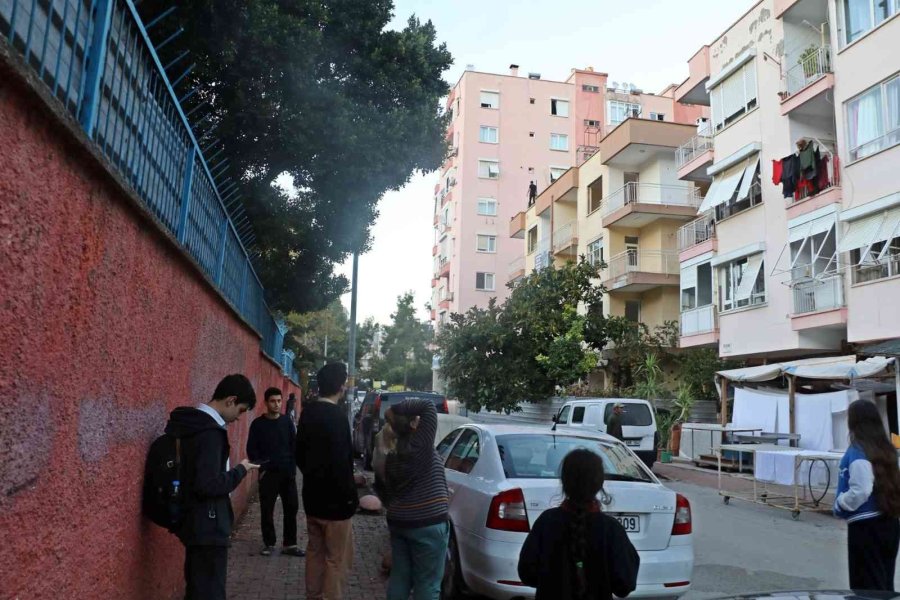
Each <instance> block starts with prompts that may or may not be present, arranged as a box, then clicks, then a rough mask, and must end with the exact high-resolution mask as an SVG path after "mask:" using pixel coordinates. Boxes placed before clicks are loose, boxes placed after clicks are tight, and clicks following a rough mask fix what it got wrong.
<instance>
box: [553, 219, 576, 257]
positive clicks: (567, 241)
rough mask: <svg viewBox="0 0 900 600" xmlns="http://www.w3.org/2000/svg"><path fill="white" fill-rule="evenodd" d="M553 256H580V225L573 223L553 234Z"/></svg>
mask: <svg viewBox="0 0 900 600" xmlns="http://www.w3.org/2000/svg"><path fill="white" fill-rule="evenodd" d="M553 254H555V255H564V256H576V255H577V254H578V223H576V222H575V221H572V222H571V223H567V224H565V225H563V226H562V227H560V228H558V229H556V230H555V231H554V232H553Z"/></svg>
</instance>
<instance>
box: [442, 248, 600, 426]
mask: <svg viewBox="0 0 900 600" xmlns="http://www.w3.org/2000/svg"><path fill="white" fill-rule="evenodd" d="M598 274H599V265H596V266H595V265H591V264H590V263H588V262H587V261H585V260H582V261H580V262H578V263H569V264H567V265H565V266H563V267H560V268H554V267H549V268H546V269H541V270H539V271H535V272H533V273H531V274H530V275H529V276H527V277H526V278H525V279H523V280H522V281H521V282H520V283H519V284H518V285H516V286H515V287H514V288H512V292H511V293H510V296H509V298H508V299H507V300H506V302H504V303H503V304H502V305H497V304H496V303H495V302H493V301H492V302H491V303H490V304H489V305H488V307H487V308H483V309H482V308H472V309H470V310H469V311H467V312H466V313H464V314H454V315H451V317H450V323H448V324H447V325H445V326H444V327H443V328H442V329H441V332H440V334H439V335H438V338H437V346H438V348H439V352H440V356H441V374H442V375H443V376H444V377H445V378H446V379H447V383H448V388H449V392H450V394H451V395H453V396H456V397H458V398H459V399H460V400H463V401H464V402H465V403H466V405H467V407H468V408H469V409H471V410H476V411H477V410H480V409H481V408H487V409H489V410H502V411H513V410H516V409H517V408H518V405H519V403H520V402H521V401H524V400H531V401H541V400H546V399H548V398H549V397H551V396H552V395H553V394H554V393H556V391H557V389H558V388H559V387H561V386H565V385H569V384H571V383H573V382H575V381H578V380H579V379H580V378H582V377H584V376H585V375H587V374H588V373H590V371H591V370H592V369H593V368H594V367H595V366H596V362H597V352H598V351H599V350H600V349H601V348H602V346H598V345H595V344H593V343H592V342H591V341H590V340H589V339H588V338H587V336H586V334H587V323H588V319H587V317H586V316H585V315H583V314H581V313H580V312H579V311H578V308H579V306H583V307H585V308H586V311H587V312H588V313H591V312H596V311H597V310H598V307H599V305H600V302H601V299H602V296H603V293H604V289H603V287H602V286H598V285H595V284H594V280H596V278H597V276H598Z"/></svg>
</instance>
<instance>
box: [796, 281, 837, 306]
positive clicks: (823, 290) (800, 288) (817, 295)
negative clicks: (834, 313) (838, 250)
mask: <svg viewBox="0 0 900 600" xmlns="http://www.w3.org/2000/svg"><path fill="white" fill-rule="evenodd" d="M793 290H794V314H798V315H799V314H805V313H811V312H818V311H820V310H833V309H836V308H841V307H842V306H844V278H843V277H842V276H841V275H832V276H830V277H827V278H825V279H815V280H812V281H804V282H800V283H795V284H794V285H793Z"/></svg>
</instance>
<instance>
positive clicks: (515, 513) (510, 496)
mask: <svg viewBox="0 0 900 600" xmlns="http://www.w3.org/2000/svg"><path fill="white" fill-rule="evenodd" d="M487 528H488V529H497V530H500V531H518V532H520V533H528V512H527V511H526V510H525V495H524V494H523V493H522V490H520V489H514V490H506V491H505V492H500V493H499V494H497V495H496V496H494V499H493V500H491V508H490V510H489V511H488V518H487Z"/></svg>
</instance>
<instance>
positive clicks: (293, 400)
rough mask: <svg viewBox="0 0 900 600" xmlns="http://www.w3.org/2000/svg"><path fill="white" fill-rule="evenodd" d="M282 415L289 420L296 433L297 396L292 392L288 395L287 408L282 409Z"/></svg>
mask: <svg viewBox="0 0 900 600" xmlns="http://www.w3.org/2000/svg"><path fill="white" fill-rule="evenodd" d="M284 414H285V415H287V418H289V419H290V420H291V424H292V425H293V426H294V431H295V432H296V431H297V395H296V394H295V393H294V392H291V393H290V394H288V400H287V406H285V408H284Z"/></svg>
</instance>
